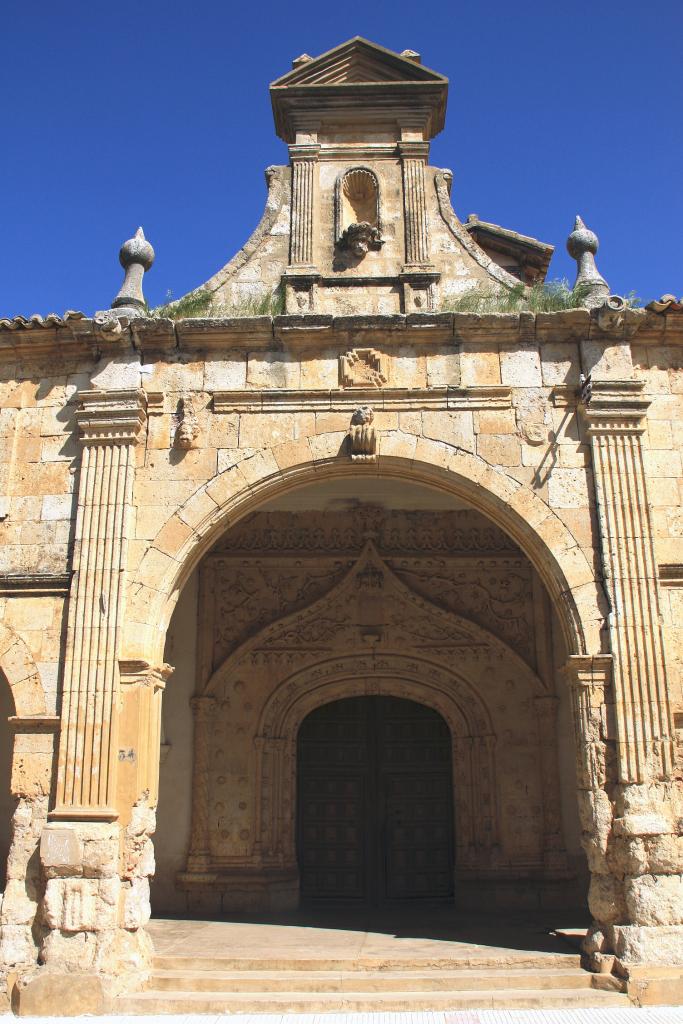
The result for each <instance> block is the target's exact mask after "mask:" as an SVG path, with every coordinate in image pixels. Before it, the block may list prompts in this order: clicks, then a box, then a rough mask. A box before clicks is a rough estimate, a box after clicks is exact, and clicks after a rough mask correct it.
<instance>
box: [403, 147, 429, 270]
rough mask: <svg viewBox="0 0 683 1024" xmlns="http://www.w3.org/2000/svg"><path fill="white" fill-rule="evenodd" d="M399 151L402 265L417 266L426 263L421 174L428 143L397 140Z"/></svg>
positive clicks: (423, 176)
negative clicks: (404, 246) (401, 206)
mask: <svg viewBox="0 0 683 1024" xmlns="http://www.w3.org/2000/svg"><path fill="white" fill-rule="evenodd" d="M399 152H400V154H401V166H402V170H403V211H404V223H405V244H406V266H407V267H420V266H424V265H428V264H429V231H428V227H427V204H426V200H425V174H424V168H425V163H426V160H427V155H428V152H429V146H428V143H426V142H401V143H399Z"/></svg>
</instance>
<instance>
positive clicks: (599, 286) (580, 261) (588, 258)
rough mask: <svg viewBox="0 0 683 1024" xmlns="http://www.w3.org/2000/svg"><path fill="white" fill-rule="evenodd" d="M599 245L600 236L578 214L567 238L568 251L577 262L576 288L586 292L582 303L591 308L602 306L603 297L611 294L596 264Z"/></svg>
mask: <svg viewBox="0 0 683 1024" xmlns="http://www.w3.org/2000/svg"><path fill="white" fill-rule="evenodd" d="M598 245H599V242H598V236H597V235H596V234H595V232H594V231H591V230H590V228H587V227H586V225H585V224H584V223H583V221H582V220H581V218H580V217H579V216H578V215H577V217H576V220H575V222H574V230H573V231H572V233H571V234H570V236H569V238H568V239H567V252H568V253H569V255H570V256H571V257H572V259H574V260H576V264H577V273H576V281H575V282H574V288H575V289H576V288H580V289H581V290H582V291H583V292H584V295H583V297H582V300H581V305H583V306H587V307H588V308H589V309H592V308H593V307H594V306H600V305H601V304H602V302H603V299H605V298H606V297H607V296H608V295H609V285H608V284H607V281H605V279H604V277H602V276H601V275H600V272H599V271H598V268H597V266H596V265H595V254H596V252H597V251H598Z"/></svg>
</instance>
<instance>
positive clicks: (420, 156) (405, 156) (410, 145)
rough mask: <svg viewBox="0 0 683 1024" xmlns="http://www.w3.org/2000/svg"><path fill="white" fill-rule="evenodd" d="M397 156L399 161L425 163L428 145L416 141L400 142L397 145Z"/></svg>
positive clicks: (427, 157) (427, 156)
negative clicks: (419, 161)
mask: <svg viewBox="0 0 683 1024" xmlns="http://www.w3.org/2000/svg"><path fill="white" fill-rule="evenodd" d="M397 148H398V155H399V156H400V158H401V160H421V161H422V162H423V163H427V160H428V159H429V143H428V142H418V141H417V140H414V139H411V140H401V141H400V142H399V143H397Z"/></svg>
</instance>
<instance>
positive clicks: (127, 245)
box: [111, 228, 154, 310]
mask: <svg viewBox="0 0 683 1024" xmlns="http://www.w3.org/2000/svg"><path fill="white" fill-rule="evenodd" d="M119 262H120V264H121V266H122V267H123V269H124V270H125V272H126V276H125V278H124V279H123V284H122V285H121V290H120V292H119V294H118V295H117V296H116V298H115V299H114V301H113V302H112V304H111V308H112V309H120V308H121V307H126V308H127V309H133V310H141V309H144V308H145V296H144V295H143V294H142V278H143V276H144V274H145V271H147V270H149V268H150V267H151V266H152V264H153V263H154V249H153V248H152V246H151V245H150V244H149V242H148V241H147V239H146V238H145V233H144V231H143V230H142V228H138V229H137V231H136V232H135V235H134V236H133V238H129V239H128V241H127V242H124V243H123V245H122V246H121V251H120V252H119Z"/></svg>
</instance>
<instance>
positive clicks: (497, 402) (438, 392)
mask: <svg viewBox="0 0 683 1024" xmlns="http://www.w3.org/2000/svg"><path fill="white" fill-rule="evenodd" d="M359 405H372V407H373V408H374V409H375V410H380V409H381V410H383V411H385V412H387V411H388V412H391V411H402V412H407V411H409V410H420V409H437V410H438V409H441V410H445V411H450V410H456V411H457V410H474V409H509V408H510V406H511V391H510V388H508V387H504V386H499V385H491V386H487V387H473V388H455V387H452V388H451V387H444V388H353V389H349V390H342V389H339V390H334V391H333V390H330V391H323V390H319V391H318V390H310V391H302V390H295V389H292V390H291V391H285V390H280V389H273V390H264V391H244V390H240V389H235V390H230V391H214V392H213V411H214V413H217V414H219V415H220V414H223V413H232V412H239V413H275V412H351V411H353V410H354V409H355V408H356V407H357V406H359Z"/></svg>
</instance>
